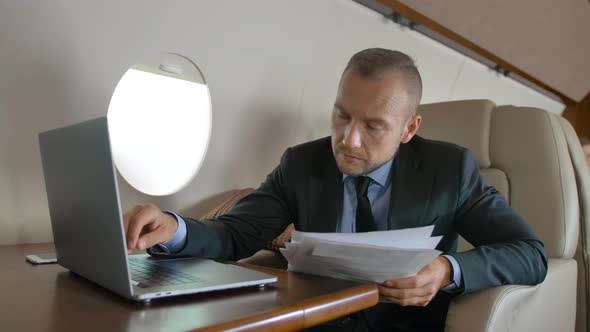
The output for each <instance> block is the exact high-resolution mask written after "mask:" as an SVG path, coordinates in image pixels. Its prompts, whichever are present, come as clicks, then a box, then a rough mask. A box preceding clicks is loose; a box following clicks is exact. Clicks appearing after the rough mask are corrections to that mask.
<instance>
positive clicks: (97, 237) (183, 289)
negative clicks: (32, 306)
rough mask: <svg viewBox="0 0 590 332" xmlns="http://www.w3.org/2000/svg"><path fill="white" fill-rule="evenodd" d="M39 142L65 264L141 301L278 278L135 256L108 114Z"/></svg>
mask: <svg viewBox="0 0 590 332" xmlns="http://www.w3.org/2000/svg"><path fill="white" fill-rule="evenodd" d="M39 145H40V147H41V158H42V161H43V172H44V175H45V185H46V189H47V199H48V203H49V213H50V216H51V227H52V230H53V238H54V242H55V249H56V253H57V260H58V263H59V264H60V265H61V266H63V267H65V268H67V269H69V270H70V271H72V272H74V273H76V274H78V275H80V276H82V277H84V278H86V279H88V280H91V281H93V282H95V283H97V284H98V285H100V286H102V287H105V288H107V289H110V290H111V291H113V292H115V293H117V294H119V295H121V296H124V297H126V298H129V299H132V300H136V301H149V300H151V299H154V298H160V297H169V296H175V295H181V294H192V293H201V292H208V291H214V290H223V289H229V288H237V287H246V286H261V285H265V284H267V283H272V282H275V281H277V278H276V277H275V276H272V275H268V274H265V273H260V272H257V271H254V270H250V269H247V268H243V267H240V266H236V265H232V264H223V263H219V262H216V261H213V260H208V259H199V258H171V259H161V258H153V257H151V256H149V255H128V254H127V248H126V241H125V234H124V226H123V217H122V213H121V206H120V201H119V189H118V185H117V178H116V173H115V167H114V164H113V160H112V156H111V148H110V143H109V133H108V127H107V119H106V118H105V117H102V118H99V119H96V120H90V121H86V122H83V123H80V124H77V125H72V126H68V127H64V128H60V129H55V130H51V131H47V132H43V133H41V134H39Z"/></svg>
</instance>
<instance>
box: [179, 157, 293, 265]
mask: <svg viewBox="0 0 590 332" xmlns="http://www.w3.org/2000/svg"><path fill="white" fill-rule="evenodd" d="M288 155H289V150H287V151H286V152H285V153H284V154H283V157H282V158H281V162H280V164H279V166H277V167H276V168H275V169H274V170H273V171H272V173H270V174H269V175H268V176H267V178H266V180H265V181H264V182H262V184H261V185H260V187H259V188H258V189H257V190H256V191H255V192H253V193H252V194H250V195H248V196H246V197H244V198H243V199H241V200H240V201H239V202H238V203H236V205H235V206H234V207H233V208H232V209H231V210H230V211H229V212H228V213H227V214H224V215H222V216H219V217H217V218H215V219H214V220H194V219H191V218H187V217H184V216H183V217H182V218H183V219H184V220H185V221H186V226H187V241H186V244H185V246H184V248H183V249H182V250H181V251H180V252H178V253H177V254H176V255H175V256H193V257H204V258H217V259H231V260H238V259H241V258H244V257H249V256H251V255H252V254H254V253H255V252H256V251H258V250H260V249H262V248H263V247H264V246H265V245H266V244H267V243H269V242H270V241H271V240H272V239H274V238H275V237H276V236H278V235H279V234H280V233H281V232H282V231H284V230H285V228H287V226H288V225H289V223H290V222H291V220H293V219H292V216H291V213H290V210H289V205H288V204H287V202H288V198H287V197H288V190H287V189H288V185H287V179H286V178H287V171H286V166H287V163H288V162H287V159H288Z"/></svg>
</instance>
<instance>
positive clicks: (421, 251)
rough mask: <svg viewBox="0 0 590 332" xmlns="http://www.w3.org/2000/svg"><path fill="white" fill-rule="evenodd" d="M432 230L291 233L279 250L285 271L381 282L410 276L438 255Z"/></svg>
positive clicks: (431, 228) (430, 227)
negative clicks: (286, 262)
mask: <svg viewBox="0 0 590 332" xmlns="http://www.w3.org/2000/svg"><path fill="white" fill-rule="evenodd" d="M433 229H434V226H426V227H419V228H408V229H402V230H395V231H379V232H367V233H306V232H298V231H293V233H292V235H291V242H290V243H287V244H286V247H285V248H284V249H281V252H282V253H283V256H285V258H286V259H287V261H288V262H289V271H298V272H305V273H310V274H317V275H323V276H328V277H333V278H341V279H351V280H366V281H373V282H377V283H383V282H384V281H385V280H389V279H393V278H402V277H409V276H413V275H415V274H416V273H418V271H420V269H422V268H423V267H424V266H425V265H426V264H428V263H429V262H430V261H432V260H433V259H434V258H436V257H438V255H440V251H438V250H434V248H435V247H436V245H437V244H438V242H439V241H440V239H441V236H436V237H431V236H430V235H431V234H432V231H433Z"/></svg>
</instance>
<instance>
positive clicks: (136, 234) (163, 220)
mask: <svg viewBox="0 0 590 332" xmlns="http://www.w3.org/2000/svg"><path fill="white" fill-rule="evenodd" d="M123 219H124V223H125V237H126V238H127V249H128V250H132V249H139V250H144V249H146V248H149V247H151V246H154V245H156V244H159V243H165V242H168V241H170V240H172V237H174V233H176V229H177V228H178V222H177V221H176V219H175V218H174V217H173V216H171V215H168V214H166V213H163V212H162V211H161V210H160V209H159V208H158V207H157V206H155V205H154V204H148V205H143V206H142V205H136V206H134V207H133V208H132V209H131V210H129V211H127V213H125V215H124V216H123Z"/></svg>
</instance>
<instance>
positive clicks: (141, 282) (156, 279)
mask: <svg viewBox="0 0 590 332" xmlns="http://www.w3.org/2000/svg"><path fill="white" fill-rule="evenodd" d="M129 269H130V272H131V279H132V280H133V281H135V282H137V286H138V287H142V288H147V287H156V286H169V285H180V284H188V283H198V282H204V280H203V279H199V278H197V277H195V276H192V275H190V274H187V273H183V272H179V271H175V270H172V269H168V268H165V267H163V266H160V265H158V264H153V263H150V262H148V261H146V260H145V259H138V258H133V257H129Z"/></svg>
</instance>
